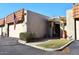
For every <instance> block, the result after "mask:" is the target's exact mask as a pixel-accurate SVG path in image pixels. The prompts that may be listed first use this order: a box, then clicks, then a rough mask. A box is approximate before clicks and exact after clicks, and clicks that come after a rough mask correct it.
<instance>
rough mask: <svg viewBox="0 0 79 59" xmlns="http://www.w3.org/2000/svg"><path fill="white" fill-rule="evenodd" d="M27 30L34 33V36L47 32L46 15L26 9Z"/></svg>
mask: <svg viewBox="0 0 79 59" xmlns="http://www.w3.org/2000/svg"><path fill="white" fill-rule="evenodd" d="M27 17H28V18H27V26H28V27H27V31H28V32H32V33H35V37H36V38H41V37H44V36H45V35H46V34H47V27H48V26H47V19H48V17H47V16H44V15H41V14H38V13H35V12H32V11H27Z"/></svg>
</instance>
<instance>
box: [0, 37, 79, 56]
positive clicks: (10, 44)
mask: <svg viewBox="0 0 79 59" xmlns="http://www.w3.org/2000/svg"><path fill="white" fill-rule="evenodd" d="M69 50H70V52H69V53H67V54H71V55H72V54H79V51H78V50H79V41H75V42H73V43H72V44H71V45H70V46H69ZM64 54H65V53H63V52H62V51H52V52H47V51H42V50H39V49H36V48H32V47H29V46H26V45H23V44H20V43H17V39H16V38H8V37H4V38H0V55H64Z"/></svg>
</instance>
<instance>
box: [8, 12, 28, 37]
mask: <svg viewBox="0 0 79 59" xmlns="http://www.w3.org/2000/svg"><path fill="white" fill-rule="evenodd" d="M24 12H25V13H26V14H27V11H24ZM26 23H27V15H25V16H24V21H23V23H19V24H17V25H16V29H14V25H9V37H16V38H19V34H20V33H21V32H27V26H26Z"/></svg>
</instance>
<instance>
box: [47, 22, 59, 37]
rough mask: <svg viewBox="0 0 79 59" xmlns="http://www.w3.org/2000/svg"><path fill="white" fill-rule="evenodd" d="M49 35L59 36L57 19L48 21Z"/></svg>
mask: <svg viewBox="0 0 79 59" xmlns="http://www.w3.org/2000/svg"><path fill="white" fill-rule="evenodd" d="M48 27H49V37H50V38H60V23H59V22H57V21H49V26H48Z"/></svg>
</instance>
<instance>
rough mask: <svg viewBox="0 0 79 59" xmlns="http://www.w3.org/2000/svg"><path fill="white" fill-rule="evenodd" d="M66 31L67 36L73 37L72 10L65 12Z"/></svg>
mask: <svg viewBox="0 0 79 59" xmlns="http://www.w3.org/2000/svg"><path fill="white" fill-rule="evenodd" d="M66 23H67V25H66V27H65V29H66V31H67V35H68V37H70V36H72V38H73V39H75V32H74V19H73V17H72V10H67V12H66Z"/></svg>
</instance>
